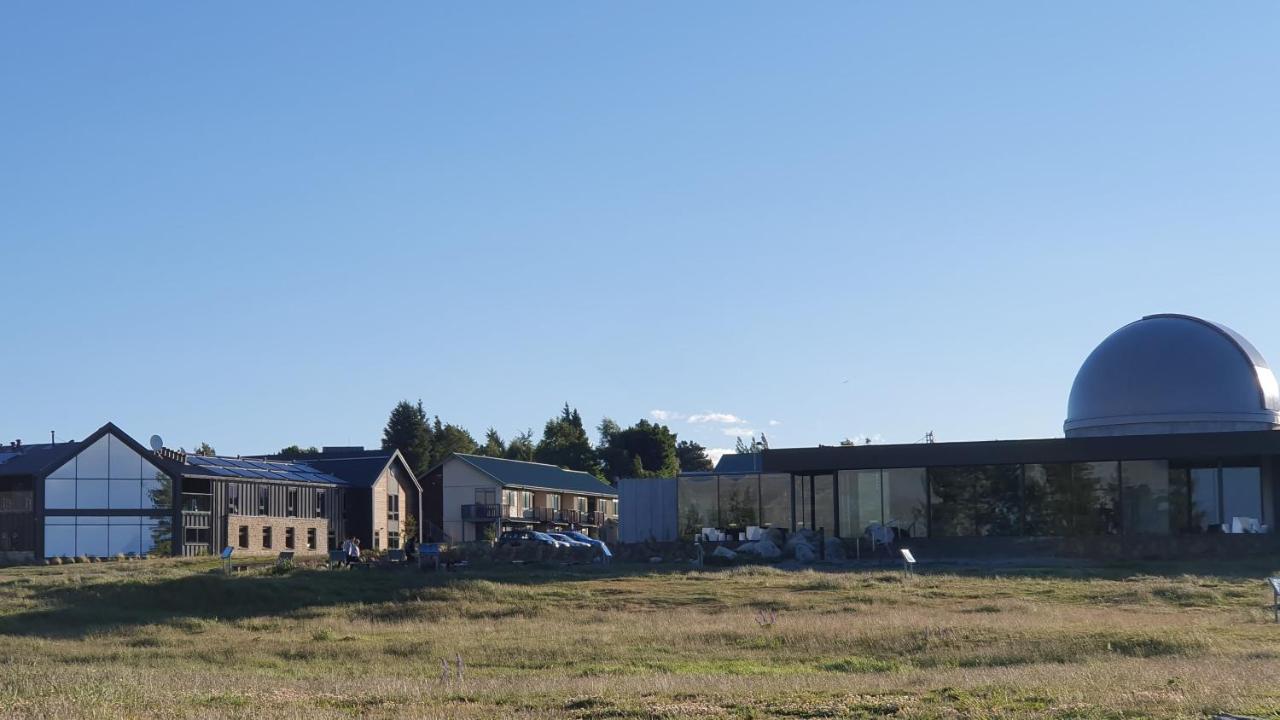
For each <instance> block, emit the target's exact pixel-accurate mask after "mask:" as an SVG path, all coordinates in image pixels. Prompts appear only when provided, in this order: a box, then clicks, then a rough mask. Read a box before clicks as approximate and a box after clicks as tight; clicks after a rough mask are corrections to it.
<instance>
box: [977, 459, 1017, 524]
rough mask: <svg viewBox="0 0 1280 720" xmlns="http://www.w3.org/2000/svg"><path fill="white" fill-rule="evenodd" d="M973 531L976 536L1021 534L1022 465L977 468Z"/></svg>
mask: <svg viewBox="0 0 1280 720" xmlns="http://www.w3.org/2000/svg"><path fill="white" fill-rule="evenodd" d="M974 470H975V471H976V475H975V476H974V485H973V497H972V499H971V501H972V502H973V504H974V508H973V529H974V533H975V534H977V535H984V536H985V535H995V536H1004V537H1007V536H1010V535H1018V534H1019V533H1021V532H1022V494H1021V490H1020V485H1021V482H1022V478H1021V473H1022V467H1021V466H1020V465H983V466H980V467H978V468H975V469H974Z"/></svg>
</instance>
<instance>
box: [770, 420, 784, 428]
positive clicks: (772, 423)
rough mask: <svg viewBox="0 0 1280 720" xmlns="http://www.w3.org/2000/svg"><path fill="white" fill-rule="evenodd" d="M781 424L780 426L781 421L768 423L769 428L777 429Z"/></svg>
mask: <svg viewBox="0 0 1280 720" xmlns="http://www.w3.org/2000/svg"><path fill="white" fill-rule="evenodd" d="M781 424H782V421H781V420H770V421H769V427H778V426H779V425H781Z"/></svg>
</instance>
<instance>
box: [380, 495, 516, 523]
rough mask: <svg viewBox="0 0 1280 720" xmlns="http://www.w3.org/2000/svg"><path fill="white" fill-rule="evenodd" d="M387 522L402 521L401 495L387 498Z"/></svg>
mask: <svg viewBox="0 0 1280 720" xmlns="http://www.w3.org/2000/svg"><path fill="white" fill-rule="evenodd" d="M490 504H492V503H490ZM387 520H388V521H391V522H398V521H399V520H400V496H399V495H388V496H387Z"/></svg>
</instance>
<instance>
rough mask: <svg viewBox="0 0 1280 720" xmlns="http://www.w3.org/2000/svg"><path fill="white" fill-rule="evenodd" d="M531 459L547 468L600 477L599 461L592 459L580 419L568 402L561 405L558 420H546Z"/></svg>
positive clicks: (587, 439) (592, 455)
mask: <svg viewBox="0 0 1280 720" xmlns="http://www.w3.org/2000/svg"><path fill="white" fill-rule="evenodd" d="M533 457H534V459H535V460H537V461H538V462H541V463H547V464H548V465H558V466H560V467H562V468H568V469H569V470H581V471H583V472H589V473H591V474H592V475H596V476H597V477H598V476H599V475H600V461H599V460H598V459H597V458H596V451H595V448H593V447H591V438H589V437H587V431H586V429H584V428H583V427H582V416H581V415H579V414H578V410H577V409H576V408H574V409H572V410H571V409H570V408H569V403H565V404H564V410H562V411H561V413H560V415H559V416H558V417H554V418H551V419H550V420H548V421H547V425H546V427H545V428H543V430H542V440H540V441H539V442H538V447H537V448H535V450H534V454H533Z"/></svg>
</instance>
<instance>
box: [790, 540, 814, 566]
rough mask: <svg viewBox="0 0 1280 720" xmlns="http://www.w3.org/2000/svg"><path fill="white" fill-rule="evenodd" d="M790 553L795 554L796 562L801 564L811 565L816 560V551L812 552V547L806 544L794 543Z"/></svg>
mask: <svg viewBox="0 0 1280 720" xmlns="http://www.w3.org/2000/svg"><path fill="white" fill-rule="evenodd" d="M791 551H792V552H793V553H795V556H796V560H799V561H800V562H802V563H811V562H813V561H814V560H817V559H818V551H817V550H814V549H813V546H812V545H808V544H806V543H796V544H795V545H794V546H792V548H791Z"/></svg>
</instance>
